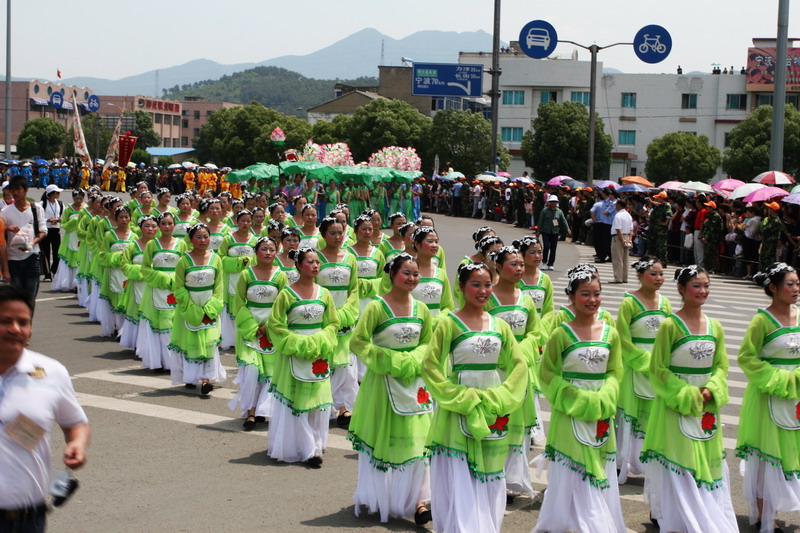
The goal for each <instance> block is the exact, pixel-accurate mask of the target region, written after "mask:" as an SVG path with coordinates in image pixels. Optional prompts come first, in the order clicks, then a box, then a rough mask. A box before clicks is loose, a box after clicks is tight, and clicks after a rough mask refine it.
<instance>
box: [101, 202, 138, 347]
mask: <svg viewBox="0 0 800 533" xmlns="http://www.w3.org/2000/svg"><path fill="white" fill-rule="evenodd" d="M114 221H115V223H116V227H114V228H111V230H110V231H107V232H106V233H105V235H104V238H103V241H102V242H101V244H100V254H99V257H98V263H99V264H100V269H99V271H100V299H99V301H98V302H97V318H98V319H99V321H100V327H101V330H102V331H101V333H100V334H101V335H102V336H103V337H111V336H116V335H117V334H118V333H119V331H120V330H121V329H122V324H124V322H125V305H124V301H123V295H124V293H125V285H126V283H127V278H126V277H125V271H124V270H123V269H122V261H123V258H124V253H125V249H126V248H127V247H128V244H130V242H131V238H132V237H133V236H135V234H134V233H133V231H131V229H130V227H129V226H130V223H131V210H130V209H128V207H127V206H124V205H120V206H119V207H117V208H116V210H115V211H114Z"/></svg>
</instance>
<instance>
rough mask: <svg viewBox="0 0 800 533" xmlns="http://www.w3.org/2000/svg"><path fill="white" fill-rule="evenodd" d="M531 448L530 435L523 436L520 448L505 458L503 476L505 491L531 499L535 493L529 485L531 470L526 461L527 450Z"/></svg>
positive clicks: (510, 452)
mask: <svg viewBox="0 0 800 533" xmlns="http://www.w3.org/2000/svg"><path fill="white" fill-rule="evenodd" d="M530 446H531V433H530V432H528V433H527V434H526V435H525V440H524V441H523V443H522V447H521V448H519V449H517V448H512V449H510V450H509V451H508V457H506V464H505V468H504V471H505V474H506V490H507V491H510V492H514V493H518V494H522V495H525V496H528V497H530V498H533V497H535V496H536V491H535V490H534V488H533V483H531V470H530V466H529V461H528V449H529V448H530Z"/></svg>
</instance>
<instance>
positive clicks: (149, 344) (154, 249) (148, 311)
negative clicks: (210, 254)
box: [136, 213, 189, 371]
mask: <svg viewBox="0 0 800 533" xmlns="http://www.w3.org/2000/svg"><path fill="white" fill-rule="evenodd" d="M157 223H158V231H159V233H160V235H158V236H157V237H156V238H155V239H153V240H152V241H150V242H148V243H147V246H145V247H144V256H143V257H142V270H141V273H142V278H143V279H144V280H145V282H146V283H147V287H146V289H145V291H144V294H142V305H141V309H140V311H141V312H140V320H139V333H138V337H137V339H136V355H138V356H139V357H140V358H141V359H142V366H143V367H144V368H150V369H152V370H156V371H162V370H169V369H170V367H171V366H172V364H171V363H172V361H171V356H170V353H169V349H168V346H169V341H170V332H171V331H172V320H173V317H174V316H175V307H176V306H177V303H178V301H177V300H176V298H175V267H176V266H177V265H178V260H179V259H180V258H181V257H182V256H183V253H184V252H185V251H186V250H188V248H189V247H188V245H187V244H186V241H185V240H184V239H183V238H179V237H177V236H176V235H175V233H174V231H175V229H176V228H177V225H176V219H175V216H174V215H172V214H167V213H165V214H164V215H162V216H160V217H159V218H158V219H157Z"/></svg>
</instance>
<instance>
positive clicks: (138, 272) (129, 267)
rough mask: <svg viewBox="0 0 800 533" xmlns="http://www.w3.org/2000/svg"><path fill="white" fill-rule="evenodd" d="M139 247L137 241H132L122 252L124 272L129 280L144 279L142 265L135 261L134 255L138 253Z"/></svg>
mask: <svg viewBox="0 0 800 533" xmlns="http://www.w3.org/2000/svg"><path fill="white" fill-rule="evenodd" d="M137 251H138V248H137V247H136V243H135V242H131V243H130V244H129V245H128V247H127V248H125V251H124V252H122V272H123V273H124V274H125V277H126V278H128V281H139V280H142V279H144V277H143V274H142V265H137V264H136V263H134V262H133V256H134V255H136V253H137Z"/></svg>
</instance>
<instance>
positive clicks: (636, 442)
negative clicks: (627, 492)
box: [617, 416, 645, 485]
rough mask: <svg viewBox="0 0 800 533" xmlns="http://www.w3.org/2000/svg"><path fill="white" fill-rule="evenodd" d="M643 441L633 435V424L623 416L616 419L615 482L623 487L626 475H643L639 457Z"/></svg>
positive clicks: (643, 468)
mask: <svg viewBox="0 0 800 533" xmlns="http://www.w3.org/2000/svg"><path fill="white" fill-rule="evenodd" d="M643 445H644V439H640V438H639V437H636V436H635V435H634V434H633V424H631V421H630V420H626V419H625V417H624V416H620V417H618V418H617V470H619V477H618V478H617V481H618V482H619V484H620V485H624V484H625V483H626V482H627V481H628V474H629V473H630V474H644V472H645V466H644V464H643V463H642V461H641V459H640V458H639V455H640V454H641V453H642V446H643Z"/></svg>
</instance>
